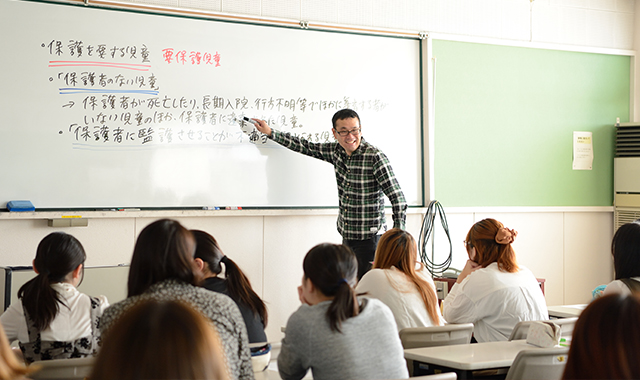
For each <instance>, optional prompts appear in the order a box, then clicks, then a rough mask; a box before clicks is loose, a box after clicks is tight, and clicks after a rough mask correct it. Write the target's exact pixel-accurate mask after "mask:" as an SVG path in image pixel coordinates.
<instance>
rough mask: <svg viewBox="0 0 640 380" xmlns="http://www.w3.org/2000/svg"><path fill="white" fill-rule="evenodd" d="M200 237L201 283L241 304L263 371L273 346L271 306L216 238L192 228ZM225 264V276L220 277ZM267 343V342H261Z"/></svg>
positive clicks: (253, 350)
mask: <svg viewBox="0 0 640 380" xmlns="http://www.w3.org/2000/svg"><path fill="white" fill-rule="evenodd" d="M191 233H192V234H193V237H194V238H195V239H196V253H195V255H194V257H195V261H196V265H197V266H198V269H200V271H201V272H202V275H203V276H204V281H203V282H202V284H200V286H202V287H203V288H205V289H209V290H212V291H214V292H218V293H222V294H226V295H228V296H229V297H231V299H232V300H234V301H235V303H236V304H237V305H238V308H239V309H240V313H241V314H242V319H244V324H245V325H246V327H247V332H248V333H249V343H256V344H255V345H254V346H255V347H253V346H252V347H251V361H252V362H253V367H254V370H263V369H265V368H266V367H267V366H268V365H269V360H270V359H271V345H270V344H269V343H267V334H265V332H264V328H265V327H266V326H267V307H266V306H265V304H264V302H263V301H262V300H261V299H260V297H259V296H258V295H257V294H256V292H255V291H254V290H253V288H251V283H250V282H249V279H248V278H247V276H246V275H245V274H244V272H242V270H241V269H240V267H238V265H237V264H236V263H235V262H234V261H233V260H231V259H230V258H228V257H227V256H226V255H224V254H223V253H222V250H221V249H220V246H219V245H218V242H217V241H216V239H215V238H214V237H213V236H211V235H210V234H208V233H206V232H204V231H200V230H191ZM223 265H224V269H225V270H224V277H220V276H219V274H220V273H222V267H223ZM257 343H264V344H261V345H260V344H257Z"/></svg>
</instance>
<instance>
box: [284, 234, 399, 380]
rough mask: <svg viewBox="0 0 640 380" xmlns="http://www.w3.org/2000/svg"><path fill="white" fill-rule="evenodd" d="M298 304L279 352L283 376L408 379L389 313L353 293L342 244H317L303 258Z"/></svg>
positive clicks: (352, 273)
mask: <svg viewBox="0 0 640 380" xmlns="http://www.w3.org/2000/svg"><path fill="white" fill-rule="evenodd" d="M303 269H304V276H303V277H302V285H301V286H300V287H298V295H299V297H300V301H302V306H300V308H299V309H298V310H297V311H296V312H295V313H293V314H292V315H291V317H290V318H289V321H288V322H287V326H286V330H285V337H284V339H282V347H281V349H280V355H279V356H278V370H279V371H280V376H281V377H282V378H283V379H285V380H297V379H302V378H303V377H304V376H305V374H306V373H307V371H308V370H309V368H311V370H312V372H313V378H314V379H315V380H335V379H340V380H350V379H360V380H366V379H400V378H407V377H408V372H407V365H406V362H405V360H404V351H403V349H402V344H401V343H400V337H399V335H398V331H397V328H396V323H395V321H394V320H393V314H392V313H391V311H390V310H389V308H388V307H387V306H385V304H383V303H382V302H380V301H379V300H377V299H374V298H358V297H356V294H355V291H354V289H353V285H354V284H355V282H356V273H357V261H356V258H355V256H354V254H353V252H352V251H351V250H350V249H349V248H348V247H346V246H344V245H335V244H320V245H317V246H315V247H314V248H312V249H311V250H310V251H309V252H308V253H307V255H306V257H305V258H304V263H303Z"/></svg>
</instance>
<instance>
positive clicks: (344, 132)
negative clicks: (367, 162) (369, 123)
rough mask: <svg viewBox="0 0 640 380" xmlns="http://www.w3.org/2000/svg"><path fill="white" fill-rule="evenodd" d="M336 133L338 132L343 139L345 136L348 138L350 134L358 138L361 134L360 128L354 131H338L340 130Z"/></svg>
mask: <svg viewBox="0 0 640 380" xmlns="http://www.w3.org/2000/svg"><path fill="white" fill-rule="evenodd" d="M334 130H335V129H334ZM335 131H336V133H337V134H339V135H340V136H342V137H344V136H346V135H348V134H352V135H354V136H358V135H359V134H360V128H356V129H352V130H350V131H338V130H335Z"/></svg>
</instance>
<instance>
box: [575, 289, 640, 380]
mask: <svg viewBox="0 0 640 380" xmlns="http://www.w3.org/2000/svg"><path fill="white" fill-rule="evenodd" d="M638 352H640V298H638V296H636V295H627V294H609V295H605V296H602V297H600V298H597V299H595V300H594V301H593V302H591V303H590V304H589V305H588V306H587V307H586V308H585V309H584V310H583V311H582V314H580V317H579V318H578V321H577V322H576V325H575V328H574V329H573V339H572V341H571V348H570V349H569V357H568V359H567V364H566V367H565V370H564V375H563V379H640V360H638Z"/></svg>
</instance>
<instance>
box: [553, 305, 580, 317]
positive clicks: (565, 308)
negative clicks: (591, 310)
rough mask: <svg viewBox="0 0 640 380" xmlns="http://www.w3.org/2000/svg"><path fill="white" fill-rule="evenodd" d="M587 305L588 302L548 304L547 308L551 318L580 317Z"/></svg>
mask: <svg viewBox="0 0 640 380" xmlns="http://www.w3.org/2000/svg"><path fill="white" fill-rule="evenodd" d="M585 307H587V304H580V305H559V306H548V307H547V309H548V310H549V318H573V317H579V316H580V313H582V310H584V308H585Z"/></svg>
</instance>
